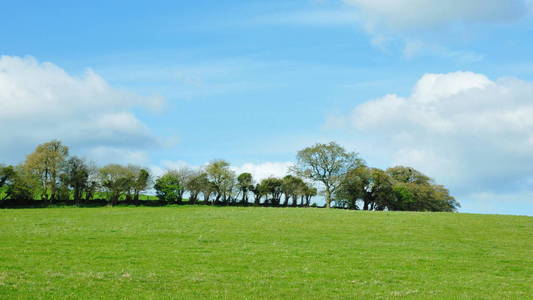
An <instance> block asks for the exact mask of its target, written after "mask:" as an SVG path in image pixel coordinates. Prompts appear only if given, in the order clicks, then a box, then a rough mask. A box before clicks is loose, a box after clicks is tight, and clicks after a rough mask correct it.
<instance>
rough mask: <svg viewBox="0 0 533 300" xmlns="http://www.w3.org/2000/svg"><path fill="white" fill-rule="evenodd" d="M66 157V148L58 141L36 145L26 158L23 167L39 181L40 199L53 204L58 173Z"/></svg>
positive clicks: (55, 197) (55, 196)
mask: <svg viewBox="0 0 533 300" xmlns="http://www.w3.org/2000/svg"><path fill="white" fill-rule="evenodd" d="M67 156H68V147H67V146H64V145H63V144H62V143H61V142H60V141H59V140H53V141H50V142H47V143H44V144H41V145H38V146H37V148H36V149H35V151H34V152H33V153H31V154H29V155H28V156H27V157H26V161H25V163H24V166H25V167H26V168H27V170H28V171H30V172H31V173H33V174H35V176H36V177H38V178H39V180H40V185H41V199H42V200H50V202H53V201H54V200H55V199H57V186H58V182H59V175H60V171H61V169H62V167H63V163H64V162H65V159H66V158H67Z"/></svg>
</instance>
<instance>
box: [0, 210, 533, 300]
mask: <svg viewBox="0 0 533 300" xmlns="http://www.w3.org/2000/svg"><path fill="white" fill-rule="evenodd" d="M0 228H1V229H0V241H1V244H0V298H1V299H6V298H27V299H52V298H85V299H97V298H111V299H124V298H127V299H138V298H152V299H154V298H182V299H189V298H225V299H255V298H313V299H317V298H364V299H368V298H395V297H405V296H408V297H412V298H420V299H427V298H446V299H449V298H464V299H473V298H493V299H509V298H510V299H525V298H533V218H532V217H518V216H494V215H470V214H451V213H408V212H402V213H400V212H360V211H345V210H328V209H313V208H242V207H241V208H233V207H218V208H217V207H194V206H179V207H176V206H174V207H158V208H148V207H115V208H110V207H104V208H45V209H4V210H0Z"/></svg>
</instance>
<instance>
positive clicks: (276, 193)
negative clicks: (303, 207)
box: [261, 177, 283, 206]
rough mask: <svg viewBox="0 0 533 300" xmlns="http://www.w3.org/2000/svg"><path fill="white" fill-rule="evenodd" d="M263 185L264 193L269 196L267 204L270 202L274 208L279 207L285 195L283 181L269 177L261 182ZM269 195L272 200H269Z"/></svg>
mask: <svg viewBox="0 0 533 300" xmlns="http://www.w3.org/2000/svg"><path fill="white" fill-rule="evenodd" d="M261 185H262V187H261V188H262V189H263V192H264V193H265V195H267V199H266V201H265V203H267V202H268V201H269V200H270V204H271V205H272V206H279V204H280V201H281V195H282V193H283V190H282V186H283V180H282V179H279V178H275V177H269V178H266V179H263V180H261ZM269 194H270V196H271V198H270V199H268V195H269Z"/></svg>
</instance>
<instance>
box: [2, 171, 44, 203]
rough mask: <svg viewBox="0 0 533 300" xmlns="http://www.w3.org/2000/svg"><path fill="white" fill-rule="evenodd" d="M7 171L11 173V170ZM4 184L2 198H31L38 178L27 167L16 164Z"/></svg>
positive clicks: (37, 183)
mask: <svg viewBox="0 0 533 300" xmlns="http://www.w3.org/2000/svg"><path fill="white" fill-rule="evenodd" d="M9 172H10V173H11V170H10V171H9ZM5 184H6V186H7V191H6V195H5V197H4V200H5V199H12V200H33V198H34V195H35V192H36V191H35V190H36V187H37V186H38V185H39V178H37V177H36V176H35V174H33V173H31V172H29V171H28V169H27V168H24V167H23V166H17V167H14V168H13V173H11V176H10V178H9V180H6V182H5Z"/></svg>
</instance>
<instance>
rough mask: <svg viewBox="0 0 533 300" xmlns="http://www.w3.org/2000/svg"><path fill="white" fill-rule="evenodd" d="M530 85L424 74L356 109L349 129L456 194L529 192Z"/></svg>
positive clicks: (532, 168)
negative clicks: (403, 92) (400, 91)
mask: <svg viewBox="0 0 533 300" xmlns="http://www.w3.org/2000/svg"><path fill="white" fill-rule="evenodd" d="M532 95H533V82H528V81H523V80H519V79H516V78H501V79H497V80H491V79H489V78H488V77H486V76H485V75H482V74H476V73H470V72H456V73H449V74H426V75H424V76H423V77H422V78H421V79H420V80H419V81H418V82H417V83H416V85H415V86H414V89H413V91H412V93H411V95H410V96H408V97H401V96H398V95H394V94H391V95H386V96H384V97H382V98H379V99H376V100H372V101H369V102H366V103H363V104H361V105H358V106H357V107H356V108H355V109H354V111H353V113H352V115H351V121H352V124H353V126H354V127H355V128H356V129H357V130H358V131H359V132H364V133H365V136H371V137H373V143H374V144H373V146H374V147H376V148H379V149H381V150H382V149H387V152H388V153H389V155H390V158H391V160H392V161H393V162H394V164H401V165H410V166H413V167H415V168H418V169H420V170H422V171H424V172H426V173H427V174H428V175H430V176H432V177H435V178H436V179H437V181H439V182H442V183H444V184H446V185H448V186H450V187H451V188H452V190H453V191H454V192H456V193H460V194H468V193H480V192H498V193H505V192H509V191H517V190H523V189H526V190H528V189H531V190H533V189H532V186H531V182H533V181H532V180H531V179H532V176H533V164H531V163H530V162H532V161H533V117H532V116H533V96H532Z"/></svg>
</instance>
